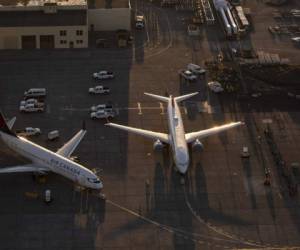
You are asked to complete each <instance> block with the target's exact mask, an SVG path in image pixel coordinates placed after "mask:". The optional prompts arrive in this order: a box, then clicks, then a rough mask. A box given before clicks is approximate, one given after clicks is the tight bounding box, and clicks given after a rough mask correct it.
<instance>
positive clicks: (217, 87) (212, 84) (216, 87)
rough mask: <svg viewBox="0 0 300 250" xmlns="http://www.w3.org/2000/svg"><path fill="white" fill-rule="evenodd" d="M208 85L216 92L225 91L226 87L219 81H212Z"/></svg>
mask: <svg viewBox="0 0 300 250" xmlns="http://www.w3.org/2000/svg"><path fill="white" fill-rule="evenodd" d="M207 85H208V87H209V88H210V90H211V91H213V92H215V93H220V92H223V91H224V88H223V87H222V85H221V83H219V82H217V81H212V82H209V83H207Z"/></svg>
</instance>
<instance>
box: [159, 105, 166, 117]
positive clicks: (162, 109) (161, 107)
mask: <svg viewBox="0 0 300 250" xmlns="http://www.w3.org/2000/svg"><path fill="white" fill-rule="evenodd" d="M159 108H160V109H161V112H160V114H161V115H164V114H165V110H164V104H163V103H162V102H160V103H159Z"/></svg>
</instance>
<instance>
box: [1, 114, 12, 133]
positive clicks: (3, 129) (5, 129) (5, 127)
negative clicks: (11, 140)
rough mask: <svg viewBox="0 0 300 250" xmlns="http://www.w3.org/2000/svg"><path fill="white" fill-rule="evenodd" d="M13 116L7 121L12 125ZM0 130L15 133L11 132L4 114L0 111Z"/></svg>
mask: <svg viewBox="0 0 300 250" xmlns="http://www.w3.org/2000/svg"><path fill="white" fill-rule="evenodd" d="M15 120H16V119H15V118H13V119H12V120H11V121H10V122H9V123H10V125H11V127H12V125H13V123H14V122H15ZM0 131H2V132H3V133H6V134H9V135H13V136H16V134H15V133H14V132H12V131H11V130H10V128H9V126H8V125H7V123H6V121H5V119H4V116H3V114H2V112H1V111H0Z"/></svg>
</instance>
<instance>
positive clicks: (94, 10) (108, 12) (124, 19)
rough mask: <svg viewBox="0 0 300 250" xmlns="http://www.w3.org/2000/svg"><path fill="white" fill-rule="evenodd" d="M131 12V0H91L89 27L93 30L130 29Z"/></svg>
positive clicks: (89, 5)
mask: <svg viewBox="0 0 300 250" xmlns="http://www.w3.org/2000/svg"><path fill="white" fill-rule="evenodd" d="M131 12H132V10H131V6H130V1H129V0H89V4H88V23H89V28H90V30H92V31H116V30H127V31H130V30H131Z"/></svg>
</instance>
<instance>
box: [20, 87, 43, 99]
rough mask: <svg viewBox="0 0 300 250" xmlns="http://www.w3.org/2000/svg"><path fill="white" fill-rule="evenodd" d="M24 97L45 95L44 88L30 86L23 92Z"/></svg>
mask: <svg viewBox="0 0 300 250" xmlns="http://www.w3.org/2000/svg"><path fill="white" fill-rule="evenodd" d="M24 96H25V97H44V96H46V89H45V88H32V89H29V90H27V91H25V92H24Z"/></svg>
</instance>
